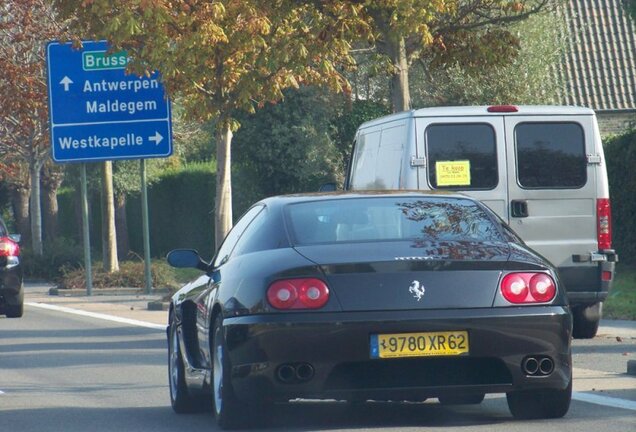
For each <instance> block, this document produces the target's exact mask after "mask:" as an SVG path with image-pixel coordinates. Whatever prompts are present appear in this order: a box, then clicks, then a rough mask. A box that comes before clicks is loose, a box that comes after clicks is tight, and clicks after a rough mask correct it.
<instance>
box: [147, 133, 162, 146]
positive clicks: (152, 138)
mask: <svg viewBox="0 0 636 432" xmlns="http://www.w3.org/2000/svg"><path fill="white" fill-rule="evenodd" d="M148 141H154V142H155V144H157V145H159V143H160V142H161V141H163V136H162V135H161V134H160V133H159V132H157V131H155V134H154V135H153V136H149V137H148Z"/></svg>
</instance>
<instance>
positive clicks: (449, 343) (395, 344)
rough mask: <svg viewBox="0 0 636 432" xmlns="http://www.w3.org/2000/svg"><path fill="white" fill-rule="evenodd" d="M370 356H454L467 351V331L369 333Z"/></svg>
mask: <svg viewBox="0 0 636 432" xmlns="http://www.w3.org/2000/svg"><path fill="white" fill-rule="evenodd" d="M370 348H371V358H396V357H426V356H454V355H461V354H467V353H468V332H467V331H446V332H427V333H396V334H375V335H371V347H370Z"/></svg>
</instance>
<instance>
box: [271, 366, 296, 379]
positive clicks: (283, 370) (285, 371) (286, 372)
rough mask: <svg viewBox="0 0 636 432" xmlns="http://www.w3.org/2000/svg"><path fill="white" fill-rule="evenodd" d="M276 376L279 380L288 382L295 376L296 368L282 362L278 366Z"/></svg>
mask: <svg viewBox="0 0 636 432" xmlns="http://www.w3.org/2000/svg"><path fill="white" fill-rule="evenodd" d="M276 376H277V377H278V379H279V380H280V381H281V382H284V383H290V382H292V381H293V380H294V379H295V378H296V370H295V369H294V367H293V366H291V365H288V364H284V365H282V366H279V367H278V370H277V371H276Z"/></svg>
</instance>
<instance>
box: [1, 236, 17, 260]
mask: <svg viewBox="0 0 636 432" xmlns="http://www.w3.org/2000/svg"><path fill="white" fill-rule="evenodd" d="M0 256H1V257H15V256H20V246H18V244H17V243H16V242H14V241H13V240H11V239H10V238H9V237H0Z"/></svg>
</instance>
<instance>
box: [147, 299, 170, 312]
mask: <svg viewBox="0 0 636 432" xmlns="http://www.w3.org/2000/svg"><path fill="white" fill-rule="evenodd" d="M147 307H148V310H149V311H165V310H168V308H169V307H170V303H168V302H162V301H151V302H148V306H147Z"/></svg>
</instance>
